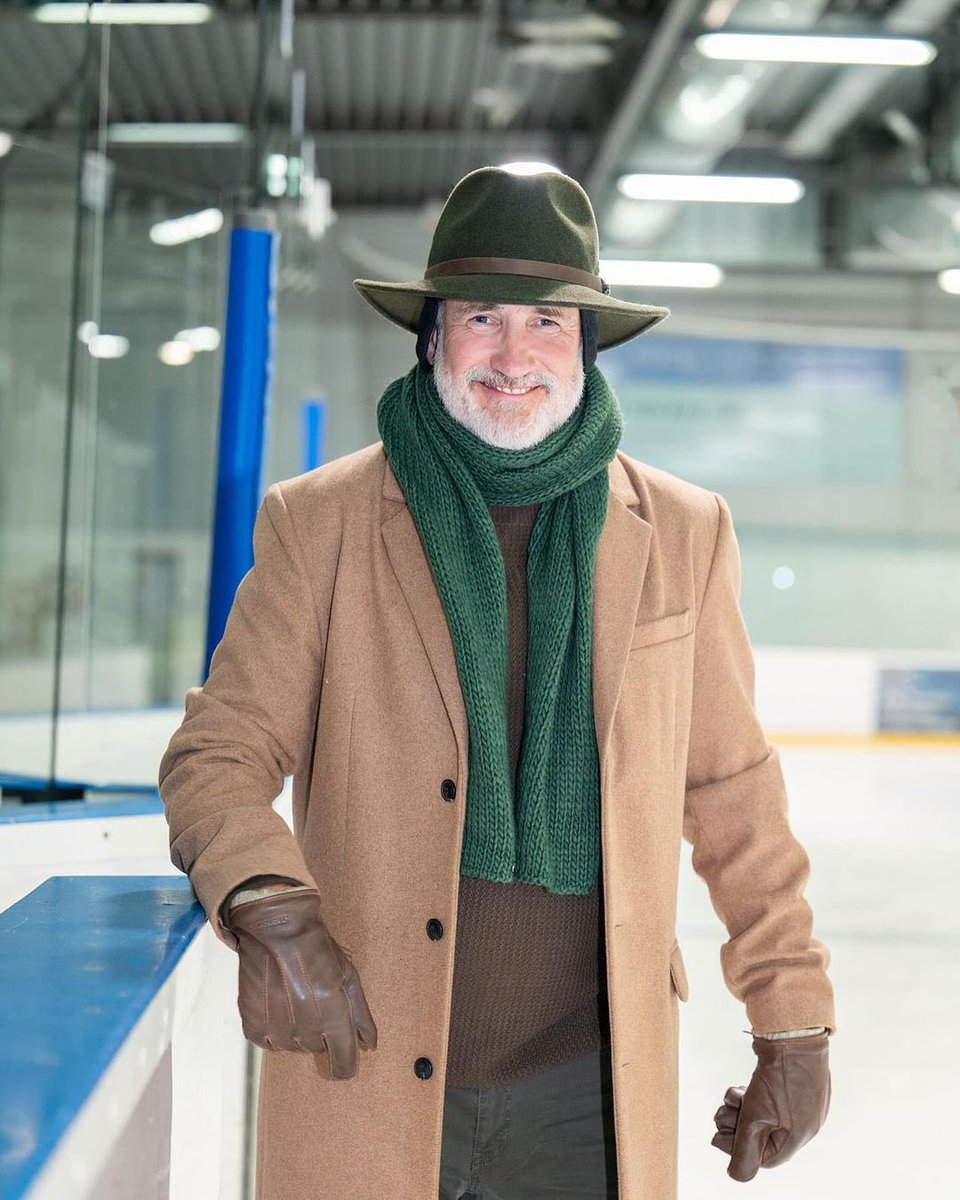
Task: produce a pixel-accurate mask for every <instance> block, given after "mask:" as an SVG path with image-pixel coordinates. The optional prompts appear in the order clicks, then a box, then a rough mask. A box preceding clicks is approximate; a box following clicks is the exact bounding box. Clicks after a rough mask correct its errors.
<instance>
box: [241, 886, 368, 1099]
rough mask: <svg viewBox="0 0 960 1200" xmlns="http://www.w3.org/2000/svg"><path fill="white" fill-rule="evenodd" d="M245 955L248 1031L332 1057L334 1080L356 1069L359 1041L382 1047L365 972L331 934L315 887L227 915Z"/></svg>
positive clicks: (260, 1040) (268, 1041) (259, 1038)
mask: <svg viewBox="0 0 960 1200" xmlns="http://www.w3.org/2000/svg"><path fill="white" fill-rule="evenodd" d="M227 920H228V924H229V926H230V929H231V931H232V932H233V933H234V934H236V937H237V941H238V943H239V947H238V952H239V955H240V996H239V1004H240V1015H241V1016H242V1018H243V1032H244V1034H245V1036H246V1037H247V1038H248V1039H249V1040H250V1041H251V1042H253V1043H255V1044H256V1045H257V1046H262V1047H263V1048H264V1049H265V1050H303V1051H306V1052H307V1053H309V1054H323V1053H324V1052H327V1053H328V1054H329V1056H330V1072H331V1074H332V1076H333V1078H334V1079H350V1078H352V1077H353V1076H354V1075H356V1073H357V1065H358V1058H359V1054H358V1050H359V1047H358V1041H359V1043H360V1045H363V1046H366V1047H367V1049H369V1050H375V1049H376V1047H377V1027H376V1025H374V1023H373V1017H372V1016H371V1015H370V1009H369V1008H368V1006H367V1001H366V997H365V996H364V994H363V988H362V987H361V986H360V976H359V975H358V974H357V969H356V967H355V966H354V965H353V963H352V962H351V961H350V959H349V958H348V957H347V954H346V951H345V950H344V949H343V947H342V946H338V945H337V943H336V942H335V941H334V940H333V938H332V937H331V936H330V933H329V932H328V930H327V927H326V925H325V924H324V923H323V918H322V917H321V915H320V897H319V895H318V894H317V892H316V891H315V890H314V889H313V888H296V889H291V890H289V891H283V892H277V893H275V894H273V895H269V896H265V897H263V898H262V899H260V900H252V901H249V902H247V903H245V904H236V905H234V906H233V907H231V908H230V910H229V912H228V914H227Z"/></svg>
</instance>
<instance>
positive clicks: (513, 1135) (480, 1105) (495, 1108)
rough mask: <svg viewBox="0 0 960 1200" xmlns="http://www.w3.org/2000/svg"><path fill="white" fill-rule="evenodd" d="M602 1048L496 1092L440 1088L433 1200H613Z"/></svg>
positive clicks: (608, 1090)
mask: <svg viewBox="0 0 960 1200" xmlns="http://www.w3.org/2000/svg"><path fill="white" fill-rule="evenodd" d="M616 1195H617V1166H616V1151H615V1144H614V1136H613V1089H612V1083H611V1078H610V1059H609V1050H607V1049H603V1050H600V1051H598V1052H597V1053H595V1054H590V1055H587V1056H586V1057H585V1058H578V1059H576V1060H575V1061H573V1062H569V1063H565V1064H564V1065H563V1066H562V1067H554V1068H553V1069H552V1070H550V1071H545V1072H544V1073H543V1074H542V1075H535V1076H533V1077H532V1078H531V1079H523V1080H521V1081H520V1082H519V1083H513V1084H509V1085H506V1086H504V1087H489V1088H449V1087H448V1088H447V1089H446V1093H445V1098H444V1106H443V1142H442V1150H441V1156H440V1196H439V1200H615V1197H616Z"/></svg>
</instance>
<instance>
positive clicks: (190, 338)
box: [173, 325, 220, 354]
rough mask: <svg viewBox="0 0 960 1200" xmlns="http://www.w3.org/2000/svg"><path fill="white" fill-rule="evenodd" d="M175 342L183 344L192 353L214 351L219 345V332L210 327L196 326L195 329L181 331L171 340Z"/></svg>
mask: <svg viewBox="0 0 960 1200" xmlns="http://www.w3.org/2000/svg"><path fill="white" fill-rule="evenodd" d="M173 340H174V341H175V342H185V343H186V345H188V346H189V347H190V349H191V350H193V351H194V353H197V354H199V353H202V352H203V351H204V350H216V349H217V348H218V347H219V345H220V330H219V329H214V327H213V326H212V325H198V326H197V327H196V329H181V330H180V332H179V333H178V334H177V336H176V337H175V338H174V339H173Z"/></svg>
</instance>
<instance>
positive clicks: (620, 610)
mask: <svg viewBox="0 0 960 1200" xmlns="http://www.w3.org/2000/svg"><path fill="white" fill-rule="evenodd" d="M608 476H609V480H610V502H609V503H608V505H607V517H606V520H605V521H604V523H603V528H602V529H601V531H600V541H599V544H598V546H597V558H596V567H595V571H594V591H593V669H592V682H593V710H594V725H595V727H596V732H597V746H598V750H599V753H600V770H601V778H603V776H604V760H605V757H606V752H607V747H608V745H609V743H610V736H611V733H612V730H613V717H614V712H615V710H616V706H617V700H618V699H619V696H620V688H621V684H622V682H623V675H624V671H625V669H626V664H627V654H628V652H629V649H630V643H631V641H632V638H633V632H634V627H635V625H636V621H637V613H638V611H639V607H640V593H641V590H642V588H643V580H644V576H645V574H646V570H647V560H648V558H649V554H650V540H651V537H652V534H653V530H652V528H651V526H650V524H649V523H648V522H647V521H645V520H644V519H643V517H641V516H640V515H639V513H638V512H637V511H636V510H637V508H638V506H640V504H641V499H640V496H639V494H638V492H637V490H636V487H635V485H634V483H633V481H632V480H631V478H630V476H629V474H628V473H627V471H626V469H625V468H624V466H623V463H622V462H621V460H620V458H619V457H616V458H614V459H613V461H612V462H611V463H610V465H609V468H608ZM383 496H384V499H386V500H392V501H397V502H399V503H400V504H401V505H402V506H403V507H402V508H397V509H394V510H393V511H392V512H387V513H385V514H384V515H383V520H382V524H381V535H382V537H383V541H384V545H385V546H386V550H387V555H388V557H389V559H390V565H391V566H392V568H393V571H394V574H395V575H396V577H397V581H398V582H399V584H400V587H401V590H402V591H403V594H404V596H405V598H406V601H407V605H408V607H409V609H410V613H411V615H412V616H413V619H414V621H415V622H416V625H417V630H418V632H419V634H420V638H421V641H422V642H423V648H424V650H425V651H426V654H427V657H428V658H429V660H430V664H431V666H432V668H433V673H434V677H435V678H436V680H437V686H438V687H439V689H440V694H441V696H442V697H443V702H444V705H445V707H446V710H447V715H448V717H449V719H450V724H451V727H452V729H453V733H454V736H455V738H456V740H457V745H458V749H459V753H460V756H461V762H462V763H463V764H465V763H466V754H467V717H466V711H465V709H464V704H463V695H462V693H461V690H460V680H459V676H458V674H457V665H456V660H455V658H454V654H453V643H452V642H451V640H450V633H449V630H448V628H447V622H446V618H445V616H444V612H443V605H442V603H441V600H440V596H439V593H438V592H437V589H436V587H435V585H434V582H433V576H432V574H431V571H430V565H429V563H428V562H427V557H426V554H425V553H424V550H423V543H422V542H421V541H420V535H419V533H418V532H417V529H416V526H415V525H414V522H413V517H412V516H411V514H410V510H409V509H408V508H407V502H406V497H405V496H404V494H403V490H402V489H401V487H400V485H399V483H398V482H397V479H396V476H395V475H394V473H393V471H392V470H391V468H390V464H389V462H387V461H386V459H384V473H383ZM631 509H633V510H634V511H631Z"/></svg>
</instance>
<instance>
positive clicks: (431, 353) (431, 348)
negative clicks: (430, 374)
mask: <svg viewBox="0 0 960 1200" xmlns="http://www.w3.org/2000/svg"><path fill="white" fill-rule="evenodd" d="M438 332H439V331H438V330H437V327H436V325H434V327H433V333H431V334H430V341H429V342H428V344H427V354H426V359H427V362H428V363H429V364H430V366H431V367H432V366H433V360H434V359H435V358H436V356H437V333H438Z"/></svg>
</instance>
